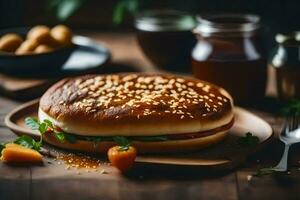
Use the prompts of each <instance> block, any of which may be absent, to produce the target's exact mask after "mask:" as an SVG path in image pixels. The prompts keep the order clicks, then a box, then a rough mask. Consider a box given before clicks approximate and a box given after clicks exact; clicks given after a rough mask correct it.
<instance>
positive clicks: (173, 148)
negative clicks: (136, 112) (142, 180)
mask: <svg viewBox="0 0 300 200" xmlns="http://www.w3.org/2000/svg"><path fill="white" fill-rule="evenodd" d="M227 133H228V130H226V131H221V132H218V133H216V134H213V135H209V136H205V137H200V138H195V139H186V140H169V141H159V142H140V141H133V142H132V144H131V145H132V146H134V147H135V148H136V149H137V151H138V152H139V153H166V152H185V151H195V150H199V149H203V148H206V147H208V146H211V145H213V144H216V143H218V142H220V141H221V140H223V139H224V138H225V136H226V135H227ZM43 139H44V141H45V142H47V143H49V144H51V145H54V146H57V147H60V148H63V149H70V150H76V151H82V152H93V153H106V152H107V151H108V149H109V148H110V147H112V146H115V145H116V143H115V142H110V141H102V142H100V143H99V144H98V145H95V143H94V142H92V141H86V140H78V141H76V143H69V142H67V141H65V142H63V143H61V142H59V141H58V140H57V139H56V138H55V137H54V136H53V134H44V135H43Z"/></svg>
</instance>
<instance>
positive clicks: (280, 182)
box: [238, 168, 300, 200]
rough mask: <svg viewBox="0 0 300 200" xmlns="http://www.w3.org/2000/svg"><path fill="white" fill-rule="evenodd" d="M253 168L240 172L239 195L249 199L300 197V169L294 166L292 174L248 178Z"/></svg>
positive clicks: (241, 197) (242, 199) (243, 198)
mask: <svg viewBox="0 0 300 200" xmlns="http://www.w3.org/2000/svg"><path fill="white" fill-rule="evenodd" d="M252 173H253V170H251V169H250V170H243V171H239V172H238V185H239V197H240V199H241V200H247V199H291V200H292V199H295V200H296V199H300V193H299V188H300V171H299V170H298V168H293V169H292V170H291V171H290V174H287V173H283V174H278V173H276V174H273V175H268V176H264V177H253V178H252V179H251V180H250V181H249V180H248V179H247V177H248V176H249V174H252Z"/></svg>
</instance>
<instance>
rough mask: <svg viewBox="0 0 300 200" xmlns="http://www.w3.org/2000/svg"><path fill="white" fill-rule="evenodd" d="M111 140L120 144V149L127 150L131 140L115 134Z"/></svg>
mask: <svg viewBox="0 0 300 200" xmlns="http://www.w3.org/2000/svg"><path fill="white" fill-rule="evenodd" d="M113 140H114V141H115V142H116V143H117V144H118V145H119V146H120V148H119V150H120V151H127V150H128V149H129V146H130V144H131V140H129V139H128V138H126V137H124V136H115V137H113Z"/></svg>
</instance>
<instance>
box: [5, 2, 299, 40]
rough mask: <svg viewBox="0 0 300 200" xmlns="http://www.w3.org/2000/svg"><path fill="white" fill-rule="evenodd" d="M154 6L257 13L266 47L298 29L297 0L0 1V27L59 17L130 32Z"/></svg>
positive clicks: (55, 20) (75, 24)
mask: <svg viewBox="0 0 300 200" xmlns="http://www.w3.org/2000/svg"><path fill="white" fill-rule="evenodd" d="M124 7H127V8H124ZM157 8H158V9H163V8H171V9H178V10H182V11H188V12H190V13H193V14H204V13H222V12H226V13H253V14H258V15H260V16H261V18H262V24H263V29H262V30H263V32H264V34H263V35H264V37H265V39H266V40H265V41H266V43H267V46H273V45H272V44H274V39H273V38H274V37H273V36H274V34H275V33H278V32H289V31H295V30H300V1H299V0H231V1H229V0H210V1H205V0H184V1H183V0H159V1H158V0H156V1H155V0H101V1H100V0H38V1H37V0H0V28H8V27H16V26H31V25H36V24H46V25H54V24H57V23H61V22H62V20H63V23H64V24H67V25H69V26H70V27H71V28H73V29H75V30H76V29H88V30H99V31H111V30H114V31H121V30H122V31H124V30H129V31H130V30H132V29H133V26H132V13H134V12H136V11H140V10H144V9H157ZM59 12H62V13H67V15H65V16H59V15H60V14H59ZM113 19H114V23H113ZM116 21H117V22H116ZM121 22H122V23H121ZM116 24H118V25H116Z"/></svg>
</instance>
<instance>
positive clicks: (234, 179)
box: [0, 33, 300, 200]
mask: <svg viewBox="0 0 300 200" xmlns="http://www.w3.org/2000/svg"><path fill="white" fill-rule="evenodd" d="M87 35H88V36H91V37H93V38H95V39H96V40H98V41H101V42H102V43H104V44H105V45H106V46H107V47H108V48H109V49H110V50H111V52H112V55H113V57H112V63H114V64H116V63H119V64H120V63H121V64H122V65H123V64H124V65H128V66H133V67H136V68H137V69H140V70H143V71H155V70H156V69H155V68H154V67H153V66H152V65H151V63H150V62H149V61H147V59H145V58H144V56H143V55H142V53H141V52H140V50H139V48H138V46H137V44H136V41H135V39H134V35H133V34H120V33H101V34H100V33H89V34H87ZM271 84H273V83H272V81H271ZM270 88H271V89H270V91H272V88H273V86H272V85H271V87H270ZM20 103H21V102H15V101H13V100H8V99H5V98H3V97H0V142H6V141H11V140H13V139H14V138H15V137H16V136H15V135H14V134H13V133H12V132H11V131H10V130H8V129H7V128H6V127H5V125H4V117H5V115H6V114H7V113H8V112H9V111H10V110H12V109H13V108H15V107H16V106H17V105H19V104H20ZM259 107H261V108H264V109H259V108H258V106H257V105H255V107H251V108H249V109H250V110H251V111H253V112H254V113H256V114H257V115H259V116H261V117H263V118H264V119H265V120H266V121H268V122H269V123H270V124H271V125H272V127H273V129H274V132H275V135H277V134H278V131H279V130H280V127H281V124H282V118H280V117H277V116H276V115H274V114H272V112H270V111H269V110H270V109H269V108H270V101H269V100H266V101H264V102H263V103H261V105H260V106H259ZM271 110H272V109H271ZM282 150H283V145H282V144H281V143H280V142H279V141H278V139H277V138H276V137H275V138H274V139H273V141H271V143H270V144H269V145H267V146H265V147H264V148H263V149H262V150H260V151H259V152H257V153H256V154H255V155H253V156H251V157H249V158H248V159H247V161H246V162H245V163H244V164H243V165H242V166H240V167H239V168H237V169H234V170H231V171H203V170H197V169H193V170H185V169H184V168H174V167H168V168H166V167H151V166H145V167H142V168H139V169H138V170H136V171H135V172H134V173H133V174H130V175H127V176H122V175H120V174H119V173H118V171H117V170H115V169H111V168H109V170H108V167H107V166H103V167H102V168H103V169H105V170H107V173H104V174H103V173H100V172H99V171H98V172H87V171H86V170H80V171H79V172H78V170H67V169H66V167H65V166H64V164H61V163H58V162H57V161H53V160H52V159H50V158H47V159H46V161H45V162H44V165H43V166H9V165H6V164H3V163H0V200H13V199H22V200H29V199H30V200H40V199H53V200H54V199H55V200H58V199H63V200H67V199H74V200H75V199H97V200H99V199H130V200H135V199H179V200H181V199H232V200H236V199H300V191H299V190H300V168H299V167H300V163H299V160H300V154H299V153H300V147H299V145H298V146H297V145H295V146H293V147H292V148H291V151H290V161H289V166H290V170H289V172H287V173H275V174H271V175H266V176H263V177H251V175H252V174H254V173H255V172H256V171H257V170H258V169H261V168H263V167H270V166H274V165H275V164H276V163H277V161H278V160H279V159H280V156H281V153H282Z"/></svg>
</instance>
